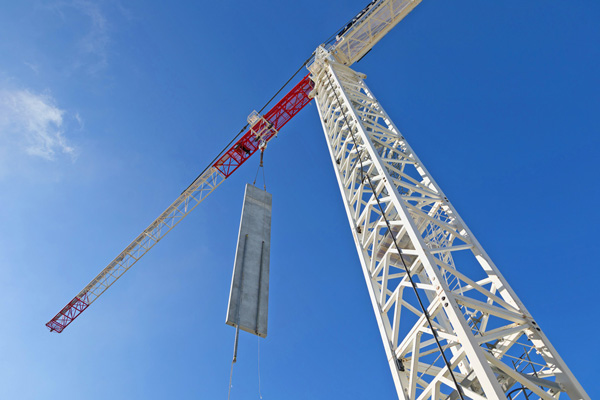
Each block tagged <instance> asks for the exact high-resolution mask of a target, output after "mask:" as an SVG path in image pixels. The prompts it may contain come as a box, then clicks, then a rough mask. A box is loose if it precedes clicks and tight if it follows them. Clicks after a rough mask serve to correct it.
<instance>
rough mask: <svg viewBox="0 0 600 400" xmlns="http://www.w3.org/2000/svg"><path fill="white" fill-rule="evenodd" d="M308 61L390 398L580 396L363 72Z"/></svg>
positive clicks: (320, 54) (326, 60)
mask: <svg viewBox="0 0 600 400" xmlns="http://www.w3.org/2000/svg"><path fill="white" fill-rule="evenodd" d="M309 70H310V71H311V73H312V78H313V80H314V82H315V99H316V103H317V109H318V111H319V116H320V119H321V123H322V126H323V130H324V132H325V137H326V141H327V145H328V147H329V152H330V155H331V160H332V162H333V167H334V170H335V174H336V177H337V181H338V184H339V187H340V191H341V194H342V198H343V201H344V206H345V208H346V213H347V216H348V221H349V223H350V227H351V229H352V234H353V237H354V241H355V245H356V248H357V250H358V255H359V258H360V262H361V265H362V270H363V273H364V276H365V279H366V281H367V288H368V291H369V295H370V298H371V301H372V304H373V309H374V311H375V316H376V319H377V323H378V325H379V329H380V333H381V337H382V340H383V344H384V347H385V351H386V354H387V357H388V362H389V365H390V369H391V372H392V376H393V377H394V382H395V384H396V390H397V393H398V396H399V398H402V399H425V398H433V399H440V398H450V399H458V398H459V396H461V395H463V396H464V397H465V398H472V399H505V398H506V396H507V393H508V392H510V391H514V390H522V391H526V392H527V393H535V394H536V395H537V396H539V397H540V398H542V399H557V398H558V397H559V395H561V394H562V393H565V392H566V394H567V395H568V396H569V398H571V399H589V397H588V396H587V394H586V393H585V391H584V390H583V388H582V387H581V385H580V384H579V383H578V382H577V380H576V378H575V377H574V375H573V374H572V373H571V371H570V370H569V369H568V368H567V366H566V364H565V363H564V361H563V360H562V359H561V358H560V356H559V355H558V353H557V352H556V350H555V349H554V348H553V347H552V345H551V343H550V341H549V340H548V339H547V338H546V336H545V335H544V333H543V332H542V330H541V328H540V327H539V326H538V325H537V323H536V322H535V320H534V318H533V317H532V316H531V314H530V313H529V312H528V311H527V309H526V308H525V306H524V305H523V304H522V303H521V301H520V300H519V298H518V297H517V295H516V294H515V292H514V291H513V290H512V289H511V287H510V285H509V284H508V282H507V281H506V280H505V279H504V277H503V276H502V274H501V273H500V271H499V270H498V268H497V267H496V266H495V265H494V263H493V261H492V260H491V259H490V257H489V256H488V255H487V253H486V252H485V250H484V249H483V248H482V246H481V245H480V244H479V242H478V241H477V239H476V238H475V236H474V235H473V234H472V232H471V231H470V230H469V228H468V227H467V226H466V224H465V223H464V221H463V220H462V219H461V218H460V216H459V214H458V213H457V212H456V210H455V208H454V207H453V206H452V203H450V201H449V200H448V198H447V197H446V196H445V195H444V193H443V191H442V190H441V188H440V187H439V186H438V185H437V183H436V182H435V180H434V179H433V177H432V176H431V175H430V174H429V172H428V171H427V169H426V168H425V166H424V165H423V164H422V162H421V161H420V160H419V158H418V157H417V156H416V154H415V153H414V151H413V150H412V148H411V147H410V145H409V144H408V143H407V142H406V140H405V139H404V137H403V136H402V135H401V134H400V132H399V131H398V129H397V128H396V126H395V125H394V124H393V122H392V121H391V119H390V117H389V116H388V115H387V114H386V113H385V111H384V110H383V108H382V107H381V104H380V103H379V102H378V101H377V99H376V98H375V97H374V95H373V94H372V92H371V91H370V90H369V88H368V87H367V86H366V84H365V82H364V78H365V76H364V75H362V74H359V73H357V72H355V71H353V70H352V69H350V68H349V67H347V66H345V65H343V64H342V63H339V62H338V61H337V60H336V59H335V58H334V57H333V56H332V54H331V53H330V52H329V51H327V50H326V49H325V48H323V47H320V48H319V49H317V54H316V59H315V61H314V62H313V63H312V65H310V66H309ZM415 293H418V295H415ZM419 298H420V300H419ZM436 341H438V342H439V343H440V344H439V347H436ZM442 353H443V354H442ZM444 359H445V360H447V362H444ZM454 381H456V382H458V384H459V386H460V387H461V391H462V393H460V392H457V391H456V389H455V388H456V385H455V383H454ZM448 396H450V397H448Z"/></svg>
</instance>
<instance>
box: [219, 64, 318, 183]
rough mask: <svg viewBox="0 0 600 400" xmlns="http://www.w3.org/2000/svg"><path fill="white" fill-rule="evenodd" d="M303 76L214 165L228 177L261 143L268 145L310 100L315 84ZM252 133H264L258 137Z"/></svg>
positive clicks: (307, 76)
mask: <svg viewBox="0 0 600 400" xmlns="http://www.w3.org/2000/svg"><path fill="white" fill-rule="evenodd" d="M309 76H310V74H309V75H306V76H305V77H304V78H303V79H302V80H301V81H300V82H299V83H298V84H297V85H296V86H294V88H293V89H292V90H290V92H289V93H288V94H286V95H285V96H284V97H283V98H282V99H281V100H280V101H279V102H278V103H277V104H275V106H274V107H273V108H271V110H269V111H268V112H267V113H266V114H265V115H264V119H260V120H259V121H258V122H257V123H256V125H254V126H253V127H252V128H250V129H249V130H248V132H246V133H245V134H244V136H242V137H241V138H240V139H239V140H238V141H237V142H236V143H235V144H234V145H233V146H231V148H230V149H229V150H227V152H225V154H223V155H222V156H221V158H219V159H218V160H217V162H216V163H215V164H214V165H213V166H214V167H215V168H217V169H218V170H219V171H221V172H222V173H223V175H225V177H226V178H229V176H230V175H231V174H233V173H234V171H235V170H236V169H238V168H239V167H240V166H241V165H242V164H243V163H244V162H246V160H247V159H249V158H250V157H251V156H252V155H253V154H254V153H256V151H257V150H258V146H259V145H260V141H261V140H264V141H265V142H268V141H269V140H271V139H272V138H273V137H274V136H275V135H276V134H277V132H278V131H279V130H280V129H281V128H282V127H283V126H284V125H285V124H286V123H287V122H288V121H289V120H290V119H292V117H293V116H294V115H296V114H298V113H299V112H300V110H302V109H303V108H304V106H305V105H307V104H308V103H310V101H311V100H312V98H310V97H309V96H308V94H309V93H310V91H311V90H312V89H313V87H314V84H313V82H312V81H311V80H310V78H309ZM255 132H264V133H263V134H262V136H261V138H260V139H259V138H257V137H256V134H255Z"/></svg>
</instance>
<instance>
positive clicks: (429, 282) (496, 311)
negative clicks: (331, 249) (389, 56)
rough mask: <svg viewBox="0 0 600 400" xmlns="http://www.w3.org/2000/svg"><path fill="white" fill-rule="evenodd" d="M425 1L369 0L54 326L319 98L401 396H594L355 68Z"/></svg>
mask: <svg viewBox="0 0 600 400" xmlns="http://www.w3.org/2000/svg"><path fill="white" fill-rule="evenodd" d="M419 3H420V0H374V1H372V2H371V3H369V4H368V5H367V7H365V8H364V9H363V10H362V11H361V12H360V13H359V14H357V15H356V17H355V18H354V19H352V21H350V23H349V24H348V25H346V26H345V27H344V28H342V29H341V30H340V31H338V33H337V35H335V39H333V40H331V41H327V42H326V43H325V45H324V46H320V47H319V48H318V49H317V50H316V52H315V53H314V54H313V58H311V62H309V63H308V64H309V66H308V68H309V70H310V74H309V75H307V76H306V77H304V78H303V79H302V80H301V81H300V82H299V83H298V84H297V85H296V86H294V88H293V89H292V90H291V91H290V92H289V93H287V94H286V95H285V96H283V98H282V99H281V100H280V101H279V102H278V103H277V104H276V105H275V106H274V107H273V108H272V109H271V110H270V111H268V112H267V113H266V114H265V115H264V116H262V115H260V114H258V113H256V112H254V113H253V114H251V116H250V117H249V121H248V122H249V125H250V128H249V129H248V131H247V132H246V133H245V134H244V135H243V136H242V137H241V138H239V140H237V141H235V140H236V139H237V138H236V139H234V141H235V143H233V142H234V141H232V143H233V145H232V146H230V147H228V149H226V150H224V151H223V152H222V153H221V154H219V155H218V156H217V157H216V158H215V159H214V160H213V161H212V162H211V163H209V166H208V167H207V168H206V169H205V170H204V172H202V173H201V174H200V176H199V177H198V178H197V179H196V180H195V181H194V182H193V183H192V184H191V185H190V186H189V187H188V188H187V189H186V190H184V191H183V193H181V194H180V195H179V197H178V198H177V199H176V200H175V202H174V203H173V204H172V205H171V206H169V207H168V208H167V210H165V211H164V212H163V213H162V214H161V215H160V216H159V217H158V218H157V219H156V220H154V221H153V222H152V223H151V224H150V226H149V227H148V228H146V229H145V230H144V231H143V232H142V233H141V234H140V235H138V236H137V237H136V239H135V240H134V241H133V242H132V243H130V244H129V245H128V246H127V247H126V248H125V250H123V251H122V252H121V253H120V254H119V255H117V257H116V258H115V259H114V260H113V261H112V262H111V263H109V265H108V266H107V267H105V268H104V269H103V270H102V271H101V272H100V274H98V275H97V276H96V277H95V278H94V279H93V280H92V281H91V282H90V283H89V284H88V285H87V286H86V287H85V288H84V289H83V290H82V291H80V292H79V293H78V294H77V295H76V296H75V297H74V298H73V299H72V300H71V301H70V302H69V303H68V304H67V305H66V306H65V307H63V309H62V310H61V311H59V313H58V314H56V315H55V316H54V318H52V320H50V322H48V323H47V324H46V326H48V327H49V328H50V330H51V331H56V332H62V331H63V330H64V329H65V327H66V326H67V325H69V324H70V323H71V322H72V321H73V320H74V319H75V318H77V317H78V316H79V315H80V314H81V313H82V312H83V311H85V310H86V309H87V308H88V307H89V305H90V304H92V303H93V302H94V301H95V300H96V299H97V298H98V297H99V296H100V295H102V294H103V293H104V292H105V291H106V290H107V289H108V288H109V287H110V286H111V285H112V284H113V283H114V282H116V281H117V280H118V279H119V278H120V277H121V276H122V275H123V274H124V273H125V272H126V271H127V270H128V269H129V268H131V267H132V266H133V265H134V264H135V263H136V262H137V261H138V260H139V259H140V258H141V257H142V256H143V255H144V254H146V253H147V252H148V251H149V250H150V249H151V248H152V247H153V246H154V245H156V244H157V243H158V242H159V241H160V240H161V239H162V238H163V237H164V236H165V235H166V234H167V233H168V232H170V231H171V230H172V229H173V228H174V227H175V226H176V225H177V224H178V223H179V222H180V221H181V220H182V219H183V218H185V217H186V216H187V215H188V214H189V213H190V212H191V211H192V210H193V209H194V208H195V207H196V206H198V205H199V204H200V203H201V202H202V201H203V200H204V199H205V198H206V197H207V196H208V195H209V194H211V193H212V192H213V191H214V190H215V189H216V188H217V187H218V186H219V185H220V184H221V183H222V182H224V181H225V180H226V179H227V178H228V177H229V176H230V175H231V174H233V172H235V171H236V170H237V169H238V168H239V167H240V166H241V165H242V164H243V163H244V162H245V161H246V160H248V159H249V158H250V157H251V156H252V155H253V154H254V153H256V152H257V151H258V150H259V149H264V146H266V143H267V142H268V141H269V140H271V139H272V138H273V137H275V135H276V134H277V133H278V132H279V130H280V129H281V128H282V127H283V126H284V125H285V124H286V123H287V122H288V121H289V120H290V119H291V118H293V117H294V116H295V115H296V114H297V113H298V112H300V110H302V108H303V107H304V106H306V105H307V104H308V103H309V102H310V101H311V99H312V98H313V97H314V98H315V99H316V102H317V109H318V112H319V117H320V119H321V123H322V125H323V129H324V132H325V137H326V141H327V144H328V147H329V151H330V155H331V159H332V162H333V166H334V170H335V173H336V177H337V180H338V183H339V186H340V191H341V193H342V198H343V202H344V206H345V208H346V212H347V215H348V220H349V223H350V227H351V229H352V233H353V237H354V241H355V245H356V248H357V250H358V255H359V259H360V262H361V265H362V270H363V273H364V276H365V279H366V282H367V288H368V291H369V295H370V298H371V301H372V305H373V309H374V311H375V317H376V320H377V323H378V325H379V330H380V333H381V337H382V340H383V344H384V348H385V351H386V354H387V357H388V363H389V365H390V369H391V372H392V376H393V379H394V382H395V385H396V390H397V393H398V396H399V398H402V399H405V400H408V399H410V400H424V399H449V400H457V399H459V398H464V399H467V398H469V399H474V400H481V399H507V398H510V399H511V400H512V399H516V398H526V399H528V400H529V399H531V398H541V399H545V400H550V399H558V398H559V396H562V395H566V396H568V398H570V399H574V400H575V399H588V400H589V396H588V395H587V394H586V393H585V391H584V390H583V388H582V387H581V385H580V384H579V383H578V382H577V380H576V378H575V377H574V376H573V374H572V373H571V371H570V370H569V369H568V368H567V366H566V364H565V363H564V361H563V360H562V359H561V358H560V356H559V355H558V353H557V352H556V350H555V349H554V348H553V347H552V345H551V344H550V342H549V340H548V339H547V338H546V336H545V335H544V333H543V332H542V330H541V328H540V327H539V326H538V324H537V323H536V322H535V320H534V319H533V317H532V316H531V314H530V313H529V312H528V311H527V309H526V308H525V306H524V305H523V304H522V303H521V301H520V300H519V299H518V297H517V295H516V294H515V293H514V291H513V290H512V289H511V287H510V285H509V284H508V282H506V280H505V279H504V277H503V276H502V274H501V273H500V271H499V270H498V268H497V267H496V266H495V265H494V263H493V261H492V260H491V259H490V257H489V256H488V255H487V253H486V252H485V251H484V249H483V248H482V247H481V245H480V244H479V242H478V241H477V239H476V238H475V236H474V235H473V234H472V232H471V231H470V230H469V228H468V227H467V226H466V224H465V223H464V221H463V220H462V219H461V217H460V216H459V215H458V213H457V212H456V210H455V209H454V207H453V206H452V204H451V203H450V201H449V200H448V198H447V197H446V196H445V195H444V193H443V191H442V190H441V189H440V187H439V186H438V185H437V183H436V182H435V180H434V179H433V178H432V176H431V175H430V174H429V172H428V171H427V169H426V168H425V167H424V166H423V164H422V163H421V161H420V160H419V158H418V157H417V156H416V154H415V153H414V151H413V150H412V148H411V147H410V146H409V145H408V143H407V142H406V140H405V139H404V137H403V136H402V135H401V134H400V132H399V131H398V129H397V128H396V126H395V125H394V124H393V122H392V121H391V119H390V118H389V116H388V115H387V114H386V113H385V111H384V110H383V108H382V107H381V105H380V104H379V102H378V101H377V99H376V98H375V97H374V96H373V94H372V93H371V91H370V90H369V89H368V87H367V86H366V85H365V83H364V79H365V76H364V75H362V74H360V73H357V72H355V71H353V70H352V69H350V68H349V66H350V65H352V64H353V63H355V62H356V61H358V60H359V59H360V58H362V57H363V56H364V55H365V54H367V53H368V52H369V51H370V50H371V48H372V47H373V46H374V45H375V44H376V43H377V42H378V41H379V40H381V38H382V37H383V36H385V35H386V34H387V32H389V31H390V30H391V29H392V28H393V27H394V26H395V25H396V24H397V23H398V22H399V21H401V20H402V19H403V18H404V17H405V16H406V15H407V14H408V13H409V12H410V11H411V10H412V9H414V8H415V7H416V6H417V5H418V4H419ZM230 144H231V143H230ZM521 396H522V397H521ZM532 396H533V397H532ZM536 396H537V397H536ZM561 398H564V396H563V397H561Z"/></svg>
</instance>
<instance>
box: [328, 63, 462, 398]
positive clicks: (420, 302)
mask: <svg viewBox="0 0 600 400" xmlns="http://www.w3.org/2000/svg"><path fill="white" fill-rule="evenodd" d="M326 75H327V80H328V81H329V87H330V88H331V90H332V91H333V94H334V95H335V98H336V100H337V103H338V105H339V107H340V110H341V113H342V117H343V118H344V121H345V123H346V126H347V127H348V132H350V136H351V137H352V142H354V147H355V148H356V154H357V156H358V161H359V163H360V176H361V181H362V182H364V181H365V177H366V179H367V181H368V182H369V186H370V188H371V192H373V197H375V200H376V201H377V207H378V208H379V211H380V212H381V216H382V217H383V219H384V221H385V224H386V226H387V233H389V235H390V238H391V239H392V242H393V243H394V247H395V248H396V251H397V252H398V255H399V256H400V260H401V261H402V265H403V266H404V270H405V271H406V276H407V277H408V280H409V281H410V285H411V287H412V288H413V291H414V293H415V296H416V297H417V300H418V302H419V306H420V307H421V311H422V312H423V315H425V319H426V320H427V324H428V325H429V328H430V329H431V333H432V334H433V338H434V339H435V342H436V344H437V347H438V348H439V350H440V353H441V355H442V358H443V359H444V363H445V364H446V368H448V371H449V372H450V375H451V376H452V381H453V382H454V385H455V386H456V390H457V392H458V395H459V396H460V398H461V400H465V397H464V393H463V390H462V387H461V386H460V385H459V384H458V381H457V380H456V376H455V375H454V371H452V368H451V364H450V362H449V361H448V359H447V358H446V355H445V354H444V348H443V347H442V344H441V343H440V340H439V337H438V334H437V332H436V330H435V328H434V327H433V322H432V321H431V317H430V316H429V313H428V312H427V309H426V308H425V305H424V304H423V301H422V300H421V296H420V295H419V292H418V291H417V285H416V283H415V282H414V280H413V278H412V274H411V272H410V270H409V268H408V266H407V265H406V262H405V261H404V257H403V256H402V250H401V249H400V246H399V245H398V242H397V241H396V238H395V236H394V234H393V231H392V226H391V224H390V222H389V220H388V219H387V217H386V216H385V210H384V209H383V206H382V205H381V202H380V201H379V198H378V197H377V193H376V192H375V186H374V185H373V182H372V181H371V177H370V176H369V174H366V175H365V173H364V168H363V162H362V154H361V150H360V148H359V147H358V143H357V142H356V137H355V136H354V132H353V131H352V127H351V126H350V123H349V122H348V118H347V117H346V112H345V111H344V107H342V102H341V101H340V98H339V96H338V94H337V92H336V91H335V88H334V87H333V83H332V82H331V77H330V76H329V74H326Z"/></svg>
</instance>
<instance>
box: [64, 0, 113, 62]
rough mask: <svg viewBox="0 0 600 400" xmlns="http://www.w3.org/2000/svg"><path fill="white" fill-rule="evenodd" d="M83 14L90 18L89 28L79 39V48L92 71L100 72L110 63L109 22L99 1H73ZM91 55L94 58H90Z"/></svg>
mask: <svg viewBox="0 0 600 400" xmlns="http://www.w3.org/2000/svg"><path fill="white" fill-rule="evenodd" d="M72 4H73V6H74V7H75V8H76V9H77V10H79V12H81V13H82V14H84V15H85V16H87V17H88V18H89V21H90V24H89V30H88V31H87V33H86V34H85V35H84V36H83V37H82V38H81V39H80V41H79V49H80V52H81V54H82V56H83V60H80V61H84V60H86V62H87V64H88V65H87V66H88V70H89V72H91V73H95V72H98V71H99V70H102V69H104V68H106V66H107V65H108V44H109V42H110V37H109V34H108V23H107V21H106V17H105V16H104V14H103V13H102V10H101V9H100V7H99V6H98V4H97V3H94V2H91V1H87V0H78V1H75V2H73V3H72ZM88 57H91V58H92V59H89V58H88Z"/></svg>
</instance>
